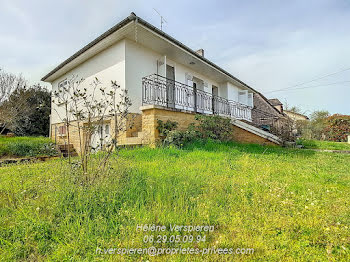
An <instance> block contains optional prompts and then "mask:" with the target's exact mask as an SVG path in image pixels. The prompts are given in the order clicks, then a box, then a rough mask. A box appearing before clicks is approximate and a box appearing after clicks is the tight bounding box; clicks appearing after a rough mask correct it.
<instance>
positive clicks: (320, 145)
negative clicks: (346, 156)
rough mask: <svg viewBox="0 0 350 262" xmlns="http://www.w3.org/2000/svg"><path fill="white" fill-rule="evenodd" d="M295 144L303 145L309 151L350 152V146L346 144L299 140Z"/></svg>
mask: <svg viewBox="0 0 350 262" xmlns="http://www.w3.org/2000/svg"><path fill="white" fill-rule="evenodd" d="M297 143H298V144H300V145H303V146H304V147H305V148H310V149H329V150H349V151H350V144H349V143H346V142H332V141H319V140H305V139H300V140H298V142H297Z"/></svg>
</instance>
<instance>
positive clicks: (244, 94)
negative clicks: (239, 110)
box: [238, 90, 248, 105]
mask: <svg viewBox="0 0 350 262" xmlns="http://www.w3.org/2000/svg"><path fill="white" fill-rule="evenodd" d="M238 102H240V103H241V104H245V105H248V90H242V91H239V92H238Z"/></svg>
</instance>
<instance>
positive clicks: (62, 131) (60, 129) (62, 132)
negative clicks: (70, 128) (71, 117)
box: [58, 125, 67, 136]
mask: <svg viewBox="0 0 350 262" xmlns="http://www.w3.org/2000/svg"><path fill="white" fill-rule="evenodd" d="M58 135H59V136H65V135H67V126H66V125H63V126H59V127H58Z"/></svg>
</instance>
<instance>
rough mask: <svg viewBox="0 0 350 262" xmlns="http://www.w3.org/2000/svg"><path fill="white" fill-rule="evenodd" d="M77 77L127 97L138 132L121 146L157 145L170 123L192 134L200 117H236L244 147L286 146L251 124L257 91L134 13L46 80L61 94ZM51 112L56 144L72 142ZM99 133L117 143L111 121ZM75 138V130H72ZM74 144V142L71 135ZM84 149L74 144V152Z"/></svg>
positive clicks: (234, 121) (131, 132)
mask: <svg viewBox="0 0 350 262" xmlns="http://www.w3.org/2000/svg"><path fill="white" fill-rule="evenodd" d="M72 75H78V76H79V77H82V78H84V79H85V82H86V83H89V82H91V81H92V80H93V79H94V78H95V77H97V78H98V79H99V80H100V81H101V82H102V83H110V81H111V80H116V81H117V83H118V84H119V85H120V86H121V88H123V89H126V90H128V94H129V97H130V99H131V101H132V107H131V109H130V113H131V114H134V115H135V116H136V118H135V121H136V123H135V124H134V126H133V128H132V129H131V130H128V131H127V132H124V133H123V134H122V135H121V136H120V137H118V143H119V144H122V145H135V144H153V143H155V141H156V140H157V138H158V131H157V129H156V128H157V119H161V120H167V119H171V120H173V121H177V122H178V123H179V128H180V129H184V128H186V127H187V126H188V125H189V124H190V123H191V122H194V115H195V114H196V113H200V114H208V115H210V114H217V115H221V116H226V117H230V118H231V119H232V125H233V128H234V134H233V139H235V140H238V141H241V142H250V143H254V142H255V143H265V144H279V143H280V142H281V140H280V139H279V138H278V137H277V136H275V135H273V134H271V133H269V132H266V131H264V130H262V129H260V128H257V127H256V126H254V124H253V123H252V117H253V116H254V114H253V111H254V110H253V106H254V103H255V101H254V94H256V93H257V91H256V90H254V89H253V88H251V87H250V86H248V85H247V84H245V83H244V82H242V81H241V80H239V79H237V78H236V77H234V76H233V75H231V74H230V73H228V72H227V71H225V70H224V69H222V68H220V67H219V66H217V65H216V64H214V63H212V62H211V61H209V60H208V59H206V58H205V57H204V51H203V50H198V51H197V52H195V51H193V50H192V49H190V48H188V47H187V46H185V45H184V44H182V43H180V42H179V41H177V40H176V39H174V38H172V37H171V36H169V35H167V34H166V33H164V32H163V31H161V30H159V29H157V28H156V27H154V26H152V25H151V24H149V23H148V22H146V21H144V20H143V19H141V18H140V17H138V16H136V15H135V14H134V13H131V15H130V16H129V17H127V18H125V19H124V20H122V21H121V22H120V23H118V24H117V25H115V26H114V27H112V28H111V29H109V30H108V31H106V32H105V33H104V34H102V35H101V36H99V37H98V38H96V39H95V40H94V41H92V42H91V43H89V44H88V45H86V46H85V47H83V48H82V49H81V50H79V51H78V52H77V53H75V54H74V55H72V56H71V57H70V58H68V59H67V60H65V61H64V62H63V63H61V64H60V65H58V66H57V67H56V68H55V69H53V70H52V71H51V72H49V73H48V74H47V75H46V76H44V77H43V78H42V81H45V82H49V83H51V84H52V90H53V91H55V90H58V89H59V88H62V86H63V85H66V84H67V79H69V78H70V76H72ZM60 110H62V109H60V108H59V106H57V105H56V104H52V113H51V133H50V135H51V137H52V138H54V139H55V140H56V141H57V142H58V143H65V142H66V128H65V126H64V124H63V122H62V120H61V118H60V117H59V116H58V114H57V112H59V111H60ZM109 121H110V122H106V124H105V126H103V127H101V129H102V130H105V132H106V134H108V136H109V137H110V136H113V135H114V134H113V130H109V129H110V127H111V126H113V119H110V120H109ZM72 133H76V130H72ZM72 137H73V138H74V135H72ZM77 143H78V142H77V141H75V140H74V139H73V141H72V144H73V146H74V147H76V144H77Z"/></svg>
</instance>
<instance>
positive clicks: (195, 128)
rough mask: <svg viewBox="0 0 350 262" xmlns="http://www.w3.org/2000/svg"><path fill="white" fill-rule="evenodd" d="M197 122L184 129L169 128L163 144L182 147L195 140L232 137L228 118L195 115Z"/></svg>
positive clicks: (222, 140)
mask: <svg viewBox="0 0 350 262" xmlns="http://www.w3.org/2000/svg"><path fill="white" fill-rule="evenodd" d="M195 120H197V121H198V124H194V123H192V124H190V125H189V126H188V128H187V129H186V130H185V131H179V130H170V131H168V132H167V135H166V137H165V139H164V145H174V146H177V147H183V146H184V145H186V144H187V143H189V142H193V141H196V140H202V141H206V140H214V141H218V142H227V141H229V140H231V138H232V131H233V130H232V124H231V120H230V119H228V118H223V117H220V116H205V115H196V116H195Z"/></svg>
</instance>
